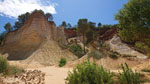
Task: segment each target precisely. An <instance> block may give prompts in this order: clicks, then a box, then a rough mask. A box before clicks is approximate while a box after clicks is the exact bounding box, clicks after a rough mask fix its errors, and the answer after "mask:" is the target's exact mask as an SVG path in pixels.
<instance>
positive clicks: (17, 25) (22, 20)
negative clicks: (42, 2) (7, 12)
mask: <svg viewBox="0 0 150 84" xmlns="http://www.w3.org/2000/svg"><path fill="white" fill-rule="evenodd" d="M34 12H41V13H42V14H43V15H45V17H46V18H47V19H48V21H53V16H52V14H51V13H46V14H44V12H43V11H42V10H37V9H35V10H34V11H32V13H34ZM32 13H29V12H26V13H25V14H21V15H19V16H18V21H16V22H15V25H14V28H15V29H14V30H16V29H19V28H21V27H22V26H23V25H24V23H25V22H26V21H27V20H28V18H29V16H30V15H31V14H32Z"/></svg>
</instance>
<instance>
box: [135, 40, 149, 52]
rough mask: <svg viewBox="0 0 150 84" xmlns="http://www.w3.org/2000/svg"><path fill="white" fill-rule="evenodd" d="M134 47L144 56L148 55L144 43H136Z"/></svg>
mask: <svg viewBox="0 0 150 84" xmlns="http://www.w3.org/2000/svg"><path fill="white" fill-rule="evenodd" d="M135 47H136V49H137V50H138V51H140V52H142V53H145V54H149V51H150V48H149V47H148V46H147V45H145V43H142V42H136V43H135Z"/></svg>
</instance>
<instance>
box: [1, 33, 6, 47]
mask: <svg viewBox="0 0 150 84" xmlns="http://www.w3.org/2000/svg"><path fill="white" fill-rule="evenodd" d="M5 35H6V33H5V32H3V33H1V34H0V46H1V43H2V41H3V39H4V37H5Z"/></svg>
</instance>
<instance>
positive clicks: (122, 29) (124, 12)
mask: <svg viewBox="0 0 150 84" xmlns="http://www.w3.org/2000/svg"><path fill="white" fill-rule="evenodd" d="M149 14H150V0H129V2H128V3H127V4H125V5H124V7H123V8H122V9H120V11H119V12H118V14H117V15H116V16H115V18H116V20H118V21H119V25H118V26H119V35H120V37H121V38H122V39H123V40H124V41H126V42H132V43H134V42H136V41H143V42H144V41H145V38H149V37H150V35H149V34H150V15H149Z"/></svg>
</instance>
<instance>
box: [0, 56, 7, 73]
mask: <svg viewBox="0 0 150 84" xmlns="http://www.w3.org/2000/svg"><path fill="white" fill-rule="evenodd" d="M7 69H8V62H7V59H5V58H4V57H2V56H0V73H5V72H6V70H7Z"/></svg>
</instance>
